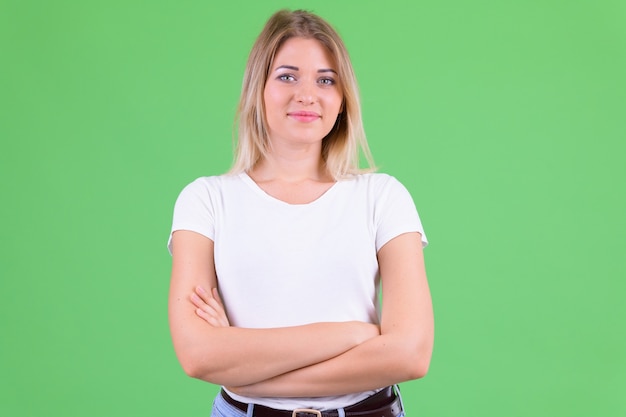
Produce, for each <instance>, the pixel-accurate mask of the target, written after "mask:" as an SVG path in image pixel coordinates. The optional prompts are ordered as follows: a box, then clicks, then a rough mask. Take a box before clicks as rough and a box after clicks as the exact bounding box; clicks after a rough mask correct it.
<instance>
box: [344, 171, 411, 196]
mask: <svg viewBox="0 0 626 417" xmlns="http://www.w3.org/2000/svg"><path fill="white" fill-rule="evenodd" d="M344 181H346V182H347V183H348V184H350V185H351V186H353V187H355V188H363V189H367V190H368V191H369V192H371V193H373V194H374V195H380V194H385V193H388V192H401V193H404V192H407V190H406V187H405V186H404V185H402V183H401V182H400V181H398V179H396V177H394V176H392V175H389V174H385V173H378V172H377V173H367V174H358V175H354V176H351V177H348V178H346V179H345V180H344Z"/></svg>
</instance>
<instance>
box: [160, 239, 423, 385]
mask: <svg viewBox="0 0 626 417" xmlns="http://www.w3.org/2000/svg"><path fill="white" fill-rule="evenodd" d="M172 245H173V264H172V279H171V285H170V295H169V320H170V331H171V334H172V339H173V342H174V349H175V351H176V354H177V356H178V359H179V361H180V363H181V365H182V367H183V369H184V370H185V372H186V373H187V374H188V375H190V376H192V377H194V378H198V379H202V380H205V381H208V382H211V383H214V384H219V385H224V386H227V387H228V388H229V389H230V390H232V391H233V392H235V393H238V394H241V395H246V396H257V397H263V396H275V397H294V396H309V397H316V396H326V395H341V394H346V393H352V392H361V391H367V390H371V389H376V388H380V387H384V386H387V385H392V384H395V383H398V382H402V381H407V380H411V379H417V378H421V377H423V376H424V375H425V374H426V372H427V371H428V366H429V363H430V357H431V353H432V347H433V335H434V326H433V312H432V304H431V297H430V291H429V289H428V283H427V280H426V273H425V269H424V262H423V254H422V244H421V240H420V235H419V233H405V234H402V235H400V236H398V237H396V238H394V239H392V240H391V241H389V242H388V243H387V244H385V245H384V246H383V247H382V248H381V249H380V250H379V252H378V263H379V268H380V272H381V279H382V285H383V307H382V318H381V324H380V327H379V326H376V325H372V324H369V323H362V322H356V321H354V322H333V323H313V324H308V325H303V326H294V327H283V328H268V329H245V328H238V327H233V326H230V325H229V323H228V318H227V317H226V314H225V313H224V309H223V306H222V304H221V301H220V299H219V296H218V294H217V291H215V290H214V289H215V288H216V287H217V277H216V274H215V266H214V263H213V241H211V240H210V239H208V238H206V237H204V236H202V235H200V234H197V233H195V232H190V231H184V230H181V231H176V232H174V234H173V236H172Z"/></svg>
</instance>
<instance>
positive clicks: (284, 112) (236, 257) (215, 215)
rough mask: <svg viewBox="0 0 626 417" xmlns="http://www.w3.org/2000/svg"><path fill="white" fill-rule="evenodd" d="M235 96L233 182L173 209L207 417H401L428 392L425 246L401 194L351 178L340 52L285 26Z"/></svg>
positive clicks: (354, 143) (181, 317)
mask: <svg viewBox="0 0 626 417" xmlns="http://www.w3.org/2000/svg"><path fill="white" fill-rule="evenodd" d="M242 90H243V91H242V94H241V100H240V106H239V111H238V119H239V132H238V146H237V150H236V158H235V163H234V166H233V168H232V170H231V172H229V173H228V174H225V175H221V176H214V177H203V178H199V179H197V180H196V181H194V182H192V183H191V184H189V185H188V186H187V187H186V188H185V189H184V190H183V191H182V193H181V194H180V196H179V198H178V200H177V202H176V206H175V210H174V222H173V227H172V234H171V236H170V242H169V248H170V251H171V253H172V255H173V268H172V280H171V288H170V297H169V316H170V327H171V333H172V338H173V342H174V347H175V350H176V354H177V356H178V358H179V361H180V363H181V364H182V367H183V368H184V370H185V372H186V373H187V374H188V375H190V376H192V377H194V378H199V379H202V380H205V381H208V382H211V383H214V384H219V385H221V386H222V387H223V389H222V391H221V392H220V395H219V396H218V397H217V398H216V399H215V402H214V406H213V415H215V416H244V415H248V416H283V415H284V416H285V417H288V416H292V415H300V416H303V415H305V414H307V413H308V414H315V415H324V416H338V417H339V416H348V417H351V416H359V417H367V416H372V417H374V416H378V417H380V416H385V417H395V416H399V415H402V414H403V410H402V405H401V400H400V398H399V394H398V393H397V392H396V391H395V390H394V389H392V386H393V385H395V384H397V383H399V382H402V381H407V380H411V379H416V378H420V377H423V376H424V375H425V374H426V372H427V370H428V366H429V362H430V357H431V352H432V347H433V313H432V305H431V298H430V292H429V289H428V284H427V280H426V273H425V269H424V262H423V256H422V248H423V247H424V246H425V245H426V243H427V241H426V238H425V235H424V231H423V229H422V225H421V223H420V219H419V217H418V214H417V211H416V209H415V206H414V204H413V201H412V199H411V197H410V195H409V193H408V192H407V190H406V189H405V188H404V187H403V186H402V185H401V184H400V183H399V182H398V181H397V180H396V179H394V178H393V177H391V176H388V175H385V174H374V173H371V169H370V170H367V171H365V170H361V169H360V168H359V165H358V161H359V154H360V153H361V154H363V155H365V157H366V158H367V160H368V162H369V163H370V166H371V165H372V164H371V158H370V156H369V151H368V147H367V143H366V141H365V135H364V132H363V127H362V122H361V110H360V104H359V99H358V90H357V83H356V78H355V75H354V72H353V70H352V65H351V63H350V59H349V57H348V53H347V51H346V49H345V46H344V44H343V42H342V41H341V39H340V38H339V36H338V35H337V33H336V32H335V30H334V29H333V28H332V27H331V26H330V25H329V24H328V23H327V22H325V21H324V20H323V19H321V18H320V17H318V16H316V15H313V14H311V13H308V12H304V11H294V12H290V11H280V12H278V13H276V14H275V15H273V16H272V17H271V18H270V20H269V21H268V22H267V24H266V26H265V28H264V29H263V31H262V32H261V34H260V35H259V37H258V39H257V41H256V43H255V44H254V46H253V48H252V51H251V53H250V57H249V60H248V64H247V67H246V71H245V76H244V83H243V89H242ZM381 285H382V290H383V292H382V303H380V304H382V305H379V296H378V291H379V287H380V286H381ZM222 300H223V302H222Z"/></svg>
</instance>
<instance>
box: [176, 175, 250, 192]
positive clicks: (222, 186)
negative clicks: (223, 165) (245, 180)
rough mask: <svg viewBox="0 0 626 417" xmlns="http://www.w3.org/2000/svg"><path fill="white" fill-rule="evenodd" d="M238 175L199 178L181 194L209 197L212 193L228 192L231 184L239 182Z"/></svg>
mask: <svg viewBox="0 0 626 417" xmlns="http://www.w3.org/2000/svg"><path fill="white" fill-rule="evenodd" d="M240 181H241V179H240V176H239V175H230V174H224V175H215V176H206V177H199V178H196V179H195V180H193V181H192V182H190V183H189V184H187V185H186V186H185V187H184V188H183V190H182V192H181V195H183V194H195V195H197V196H210V195H212V194H214V193H220V192H222V191H224V190H228V189H229V188H230V187H232V186H233V184H235V183H237V182H240Z"/></svg>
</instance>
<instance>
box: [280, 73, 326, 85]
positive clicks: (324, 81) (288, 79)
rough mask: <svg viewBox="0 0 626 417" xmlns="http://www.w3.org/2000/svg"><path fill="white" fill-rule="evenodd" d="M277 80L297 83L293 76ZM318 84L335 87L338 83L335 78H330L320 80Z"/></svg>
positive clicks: (282, 76) (282, 75) (284, 76)
mask: <svg viewBox="0 0 626 417" xmlns="http://www.w3.org/2000/svg"><path fill="white" fill-rule="evenodd" d="M276 79H278V80H279V81H288V82H290V81H295V80H296V77H294V76H293V75H291V74H281V75H279V76H278V77H276ZM317 82H318V83H320V84H322V85H324V86H330V85H335V84H336V83H337V82H336V81H335V80H334V79H333V78H330V77H323V78H320V79H319V80H318V81H317Z"/></svg>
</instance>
